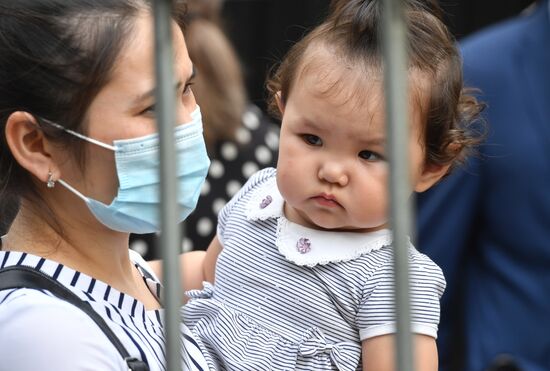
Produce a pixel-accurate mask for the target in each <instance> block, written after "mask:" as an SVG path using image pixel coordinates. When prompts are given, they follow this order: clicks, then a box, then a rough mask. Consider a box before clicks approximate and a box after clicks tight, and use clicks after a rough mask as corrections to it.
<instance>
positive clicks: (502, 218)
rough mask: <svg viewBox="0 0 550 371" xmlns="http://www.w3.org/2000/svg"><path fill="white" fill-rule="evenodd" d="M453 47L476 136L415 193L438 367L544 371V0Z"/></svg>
mask: <svg viewBox="0 0 550 371" xmlns="http://www.w3.org/2000/svg"><path fill="white" fill-rule="evenodd" d="M461 49H462V53H463V59H464V75H465V81H466V83H467V84H469V85H470V86H474V87H477V88H479V89H480V95H479V98H480V99H481V100H482V101H485V102H486V103H487V109H486V111H485V115H484V116H485V118H486V120H487V122H488V127H489V133H488V137H487V141H486V143H485V144H484V145H483V146H482V147H481V149H480V152H481V153H480V156H479V157H478V158H474V159H472V161H470V163H469V166H468V167H466V168H464V169H457V170H458V171H457V172H455V173H454V174H453V175H451V176H450V177H449V178H447V179H446V180H444V181H442V182H441V184H439V185H438V186H436V187H434V188H433V189H431V190H430V191H428V192H426V193H424V194H421V195H420V196H419V199H418V206H419V219H418V223H419V244H418V245H419V247H420V250H422V251H423V252H424V253H426V254H427V255H429V256H430V257H431V258H432V259H434V260H435V262H436V263H438V264H439V265H440V266H441V268H442V269H443V271H444V273H445V277H446V279H447V289H446V293H445V295H444V297H443V302H442V320H441V326H440V347H439V349H440V356H441V362H440V365H441V369H443V370H460V371H482V370H491V371H493V370H509V371H512V370H523V371H542V370H550V336H549V335H548V329H550V315H549V313H550V295H549V293H550V269H549V267H550V4H549V1H548V0H543V1H538V2H537V3H536V4H534V5H533V6H532V7H530V8H529V9H527V10H525V11H524V12H523V13H522V14H521V15H519V16H518V17H515V18H513V19H510V20H507V21H504V22H502V23H499V24H497V25H495V26H492V27H489V28H487V29H485V30H483V31H481V32H478V33H475V34H473V35H471V36H469V37H467V38H464V39H463V40H461Z"/></svg>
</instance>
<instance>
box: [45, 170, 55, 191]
mask: <svg viewBox="0 0 550 371" xmlns="http://www.w3.org/2000/svg"><path fill="white" fill-rule="evenodd" d="M46 187H48V188H53V187H55V180H54V179H53V174H52V172H51V171H49V172H48V182H47V183H46Z"/></svg>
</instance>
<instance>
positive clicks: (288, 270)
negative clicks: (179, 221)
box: [184, 169, 445, 370]
mask: <svg viewBox="0 0 550 371" xmlns="http://www.w3.org/2000/svg"><path fill="white" fill-rule="evenodd" d="M283 204H284V200H283V199H282V196H281V195H280V193H279V191H278V189H277V185H276V181H275V169H266V170H262V171H260V172H258V173H257V174H256V175H255V176H253V177H252V178H251V179H250V181H249V182H248V183H247V184H246V185H245V186H244V187H243V189H242V190H241V191H240V192H239V193H238V194H237V195H236V196H235V197H234V198H233V200H232V201H230V203H229V204H228V205H227V206H226V207H225V208H224V209H223V210H222V212H221V213H220V216H219V225H218V237H219V239H220V242H221V243H222V245H223V250H222V252H221V253H220V255H219V258H218V261H217V265H216V283H215V287H212V286H210V285H208V284H207V285H206V287H205V288H204V290H202V291H192V292H190V293H189V295H190V296H191V298H192V300H191V301H190V302H189V303H188V304H187V305H186V306H185V308H184V311H185V315H184V320H185V321H186V324H187V325H188V326H189V328H190V329H191V330H192V331H193V332H194V333H195V334H196V335H197V337H198V338H199V339H200V341H201V342H202V344H203V345H204V346H205V347H206V348H207V349H208V354H207V358H208V359H210V360H212V361H213V362H219V363H221V364H223V368H224V369H228V370H268V369H274V370H287V369H288V370H290V369H292V370H295V369H297V370H336V369H338V370H356V369H361V363H360V357H361V341H362V340H365V339H368V338H371V337H374V336H379V335H384V334H390V333H394V332H395V307H394V275H393V250H392V248H391V241H392V240H391V232H390V231H389V230H383V231H377V232H373V233H368V234H361V233H352V232H337V233H335V232H330V231H318V230H313V229H309V228H305V227H303V226H300V225H297V224H295V223H292V222H290V221H288V220H287V219H286V218H285V217H284V212H283ZM409 261H410V283H411V284H410V297H411V318H412V324H411V329H412V331H413V332H414V333H418V334H424V335H428V336H432V337H436V335H437V325H438V323H439V299H440V297H441V295H442V294H443V291H444V288H445V279H444V277H443V274H442V272H441V270H440V269H439V267H438V266H437V265H436V264H435V263H433V262H432V261H431V260H430V259H429V258H428V257H426V256H425V255H423V254H421V253H419V252H418V251H417V250H416V249H415V248H414V247H413V246H412V245H410V248H409Z"/></svg>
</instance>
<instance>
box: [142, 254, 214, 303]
mask: <svg viewBox="0 0 550 371" xmlns="http://www.w3.org/2000/svg"><path fill="white" fill-rule="evenodd" d="M205 256H206V251H191V252H186V253H183V254H180V256H179V260H180V277H181V287H182V288H183V291H184V292H185V291H188V290H194V289H201V288H202V282H203V281H204V280H205V277H204V273H203V271H204V268H203V264H204V258H205ZM148 263H149V266H150V267H151V269H152V270H153V272H155V274H156V275H157V277H158V278H159V279H160V280H162V260H153V261H149V262H148ZM184 301H186V300H184Z"/></svg>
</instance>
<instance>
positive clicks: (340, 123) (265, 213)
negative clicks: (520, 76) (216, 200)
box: [184, 0, 480, 371]
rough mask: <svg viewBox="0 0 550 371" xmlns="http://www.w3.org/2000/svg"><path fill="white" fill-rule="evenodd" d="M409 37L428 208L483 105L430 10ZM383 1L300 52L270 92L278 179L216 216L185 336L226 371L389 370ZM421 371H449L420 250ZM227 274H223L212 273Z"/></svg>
mask: <svg viewBox="0 0 550 371" xmlns="http://www.w3.org/2000/svg"><path fill="white" fill-rule="evenodd" d="M404 3H405V4H404V6H405V16H406V21H407V24H408V27H409V30H408V35H407V40H408V46H409V51H410V56H409V65H408V66H409V67H408V82H409V118H410V119H409V122H410V138H409V140H408V143H409V166H410V179H409V181H410V184H411V186H412V189H414V191H416V192H422V191H425V190H427V189H428V188H430V187H431V186H432V185H434V184H435V183H436V182H437V181H439V180H440V179H441V178H442V177H443V176H444V175H446V174H447V173H448V171H449V170H450V168H451V167H452V166H454V165H456V164H457V163H459V162H461V161H462V160H463V159H464V157H465V155H466V153H467V152H468V151H469V150H470V149H471V147H472V146H473V145H474V144H476V143H477V141H478V140H479V138H477V137H476V136H475V134H474V132H473V131H472V130H469V129H468V124H469V123H470V122H471V121H472V120H473V119H474V118H475V116H476V115H477V113H479V110H480V105H478V103H477V102H476V101H475V99H474V98H472V97H469V96H467V95H465V94H464V91H463V81H462V74H461V62H460V58H459V55H458V53H457V50H456V49H455V46H454V43H453V40H452V38H451V36H450V34H449V32H448V31H447V29H446V28H445V26H444V25H443V23H442V22H441V20H440V19H439V18H438V17H437V16H435V15H434V13H432V12H431V11H430V10H429V9H428V8H427V7H426V6H425V5H423V4H421V3H420V2H417V1H405V2H404ZM381 6H382V4H381V1H360V0H348V1H337V2H334V3H333V5H332V12H331V14H330V15H329V17H328V18H327V19H326V20H325V21H324V22H323V23H322V24H321V25H319V26H318V27H316V28H315V29H314V30H312V31H311V32H310V33H309V34H308V35H307V36H305V37H304V38H303V40H301V41H300V42H299V43H297V44H296V45H295V46H294V47H293V48H292V49H291V50H290V52H289V54H288V55H287V56H286V58H285V59H284V61H283V62H282V64H281V65H280V66H279V68H278V70H277V71H276V72H275V74H274V76H273V77H272V78H271V80H270V81H269V89H270V92H271V95H272V102H271V103H272V107H273V108H275V109H276V110H278V111H279V112H280V113H281V115H282V128H281V138H280V146H279V159H278V164H277V169H276V170H275V169H271V168H270V169H264V170H262V171H260V172H258V173H257V174H255V175H254V176H252V177H251V179H250V180H249V181H248V183H247V184H246V185H245V186H244V187H243V188H242V189H241V191H240V192H239V193H238V194H237V195H236V196H235V197H234V198H233V199H232V200H231V201H230V203H229V204H228V205H227V206H226V207H225V208H224V209H223V210H222V211H221V213H220V215H219V225H218V233H217V237H216V238H215V239H214V241H213V242H212V244H211V245H210V247H209V249H208V252H207V256H206V259H205V262H204V271H205V278H206V279H207V280H208V281H210V282H211V283H214V281H215V286H213V285H211V284H209V283H205V287H204V289H203V290H200V291H199V290H197V291H191V292H189V296H190V297H191V300H190V302H189V304H188V305H187V306H186V308H185V313H184V318H185V321H186V324H187V325H188V326H189V327H190V328H191V329H192V331H193V332H194V333H195V334H196V335H197V336H198V337H199V338H200V341H201V342H202V343H203V345H204V346H205V347H206V348H207V349H208V352H209V354H208V355H207V356H208V358H209V360H210V362H211V363H212V365H213V366H214V367H218V368H220V369H227V370H357V369H363V370H375V371H381V370H390V369H393V359H394V352H393V341H394V337H393V334H394V333H395V331H396V330H395V308H394V273H393V249H392V245H391V244H392V234H391V231H390V230H389V229H388V213H387V209H388V191H387V189H388V170H389V165H388V161H387V157H386V152H387V148H386V141H387V140H386V123H385V117H384V94H383V93H384V92H383V81H382V78H383V73H382V67H383V65H382V60H381V52H380V49H381V45H380V42H379V39H380V34H379V27H380V24H381V19H380V18H381ZM409 260H410V298H411V319H412V323H411V330H412V332H413V334H414V336H413V339H414V342H415V347H414V350H415V359H416V367H417V369H418V370H436V369H437V349H436V345H435V338H436V336H437V325H438V322H439V299H440V297H441V295H442V294H443V291H444V288H445V279H444V277H443V275H442V272H441V270H440V269H439V268H438V267H437V266H436V265H435V264H434V263H433V262H432V261H431V260H430V259H429V258H428V257H426V256H425V255H423V254H420V253H419V252H418V251H417V250H416V249H415V248H414V247H413V246H412V245H410V248H409ZM214 268H215V270H214Z"/></svg>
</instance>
